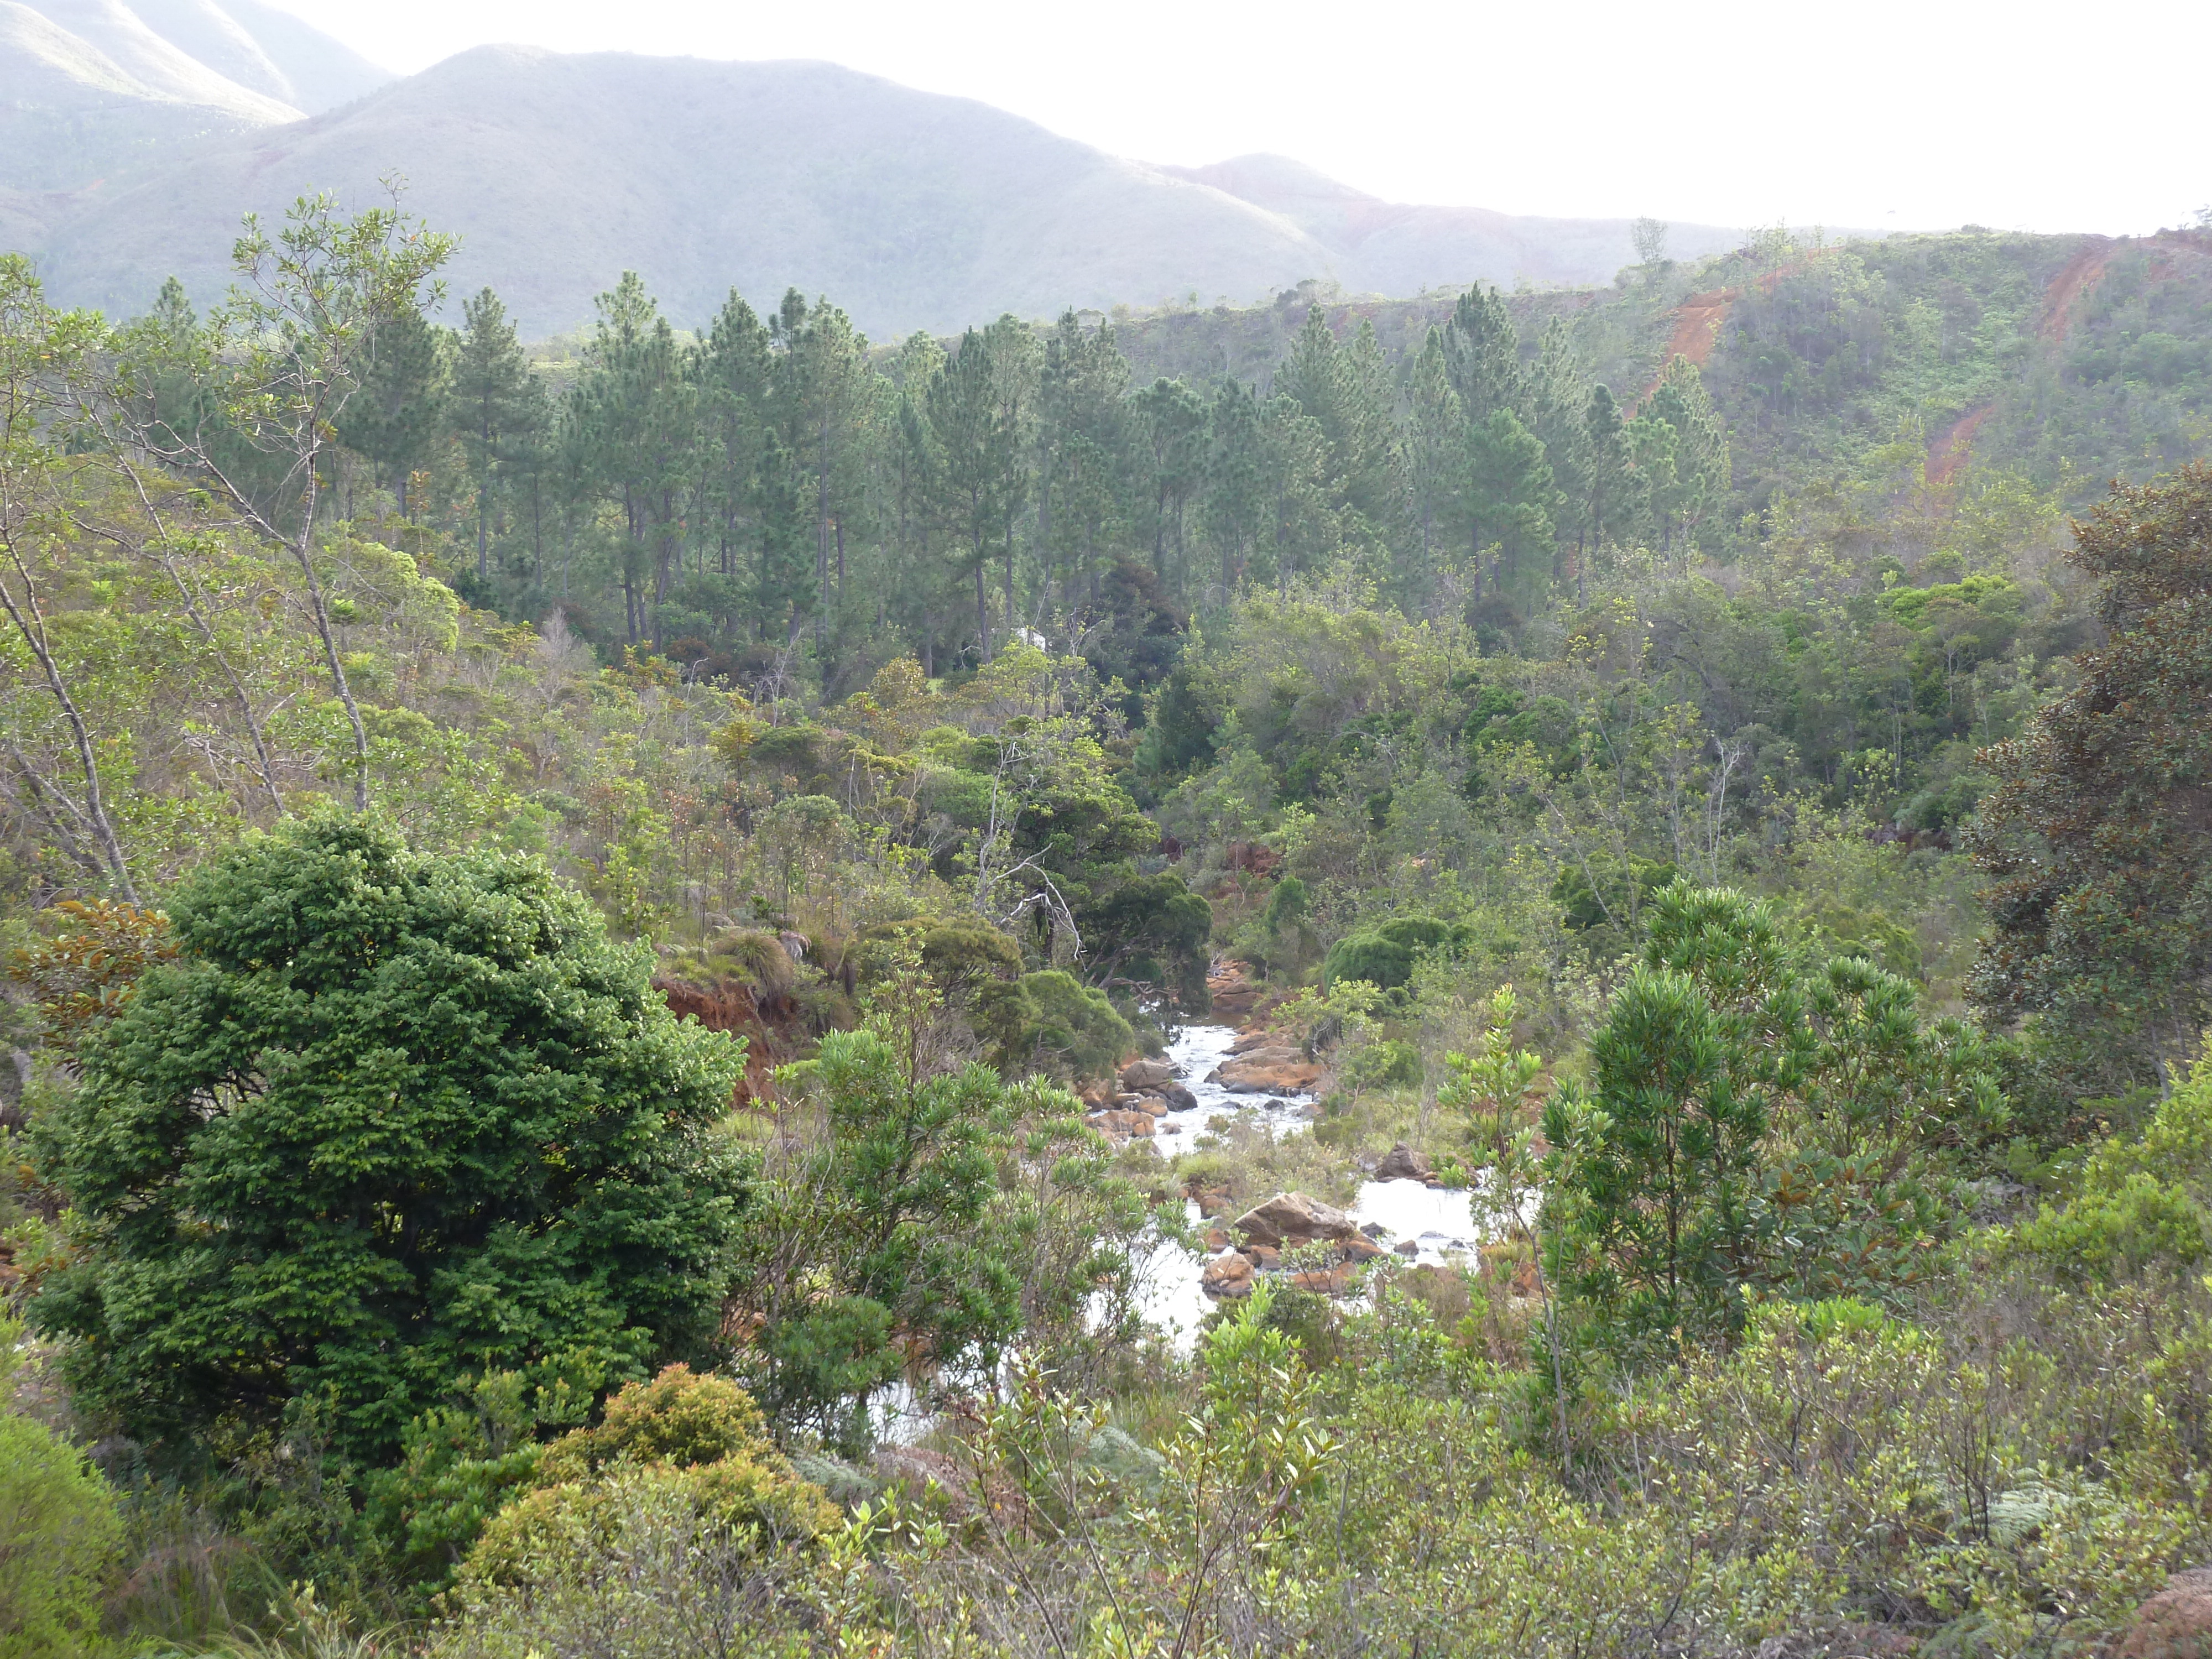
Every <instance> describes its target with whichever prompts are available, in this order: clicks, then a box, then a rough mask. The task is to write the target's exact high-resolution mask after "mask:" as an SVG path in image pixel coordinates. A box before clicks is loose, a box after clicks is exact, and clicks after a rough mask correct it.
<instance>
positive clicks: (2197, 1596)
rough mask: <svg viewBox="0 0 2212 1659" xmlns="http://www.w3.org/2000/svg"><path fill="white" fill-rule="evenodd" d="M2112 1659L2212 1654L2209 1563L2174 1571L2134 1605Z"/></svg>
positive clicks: (2183, 1658) (2187, 1658)
mask: <svg viewBox="0 0 2212 1659" xmlns="http://www.w3.org/2000/svg"><path fill="white" fill-rule="evenodd" d="M2113 1653H2114V1656H2115V1659H2203V1656H2205V1655H2207V1654H2212V1567H2197V1568H2194V1569H2192V1570H2191V1571H2188V1572H2177V1573H2175V1574H2174V1575H2173V1577H2171V1578H2169V1579H2167V1580H2166V1588H2165V1589H2162V1590H2160V1592H2159V1593H2158V1594H2157V1595H2154V1596H2152V1597H2151V1598H2150V1600H2149V1601H2146V1602H2144V1603H2143V1604H2142V1606H2141V1607H2138V1608H2136V1619H2135V1623H2134V1624H2133V1625H2131V1626H2129V1627H2128V1633H2127V1635H2126V1636H2125V1637H2124V1638H2122V1639H2121V1642H2120V1645H2119V1646H2118V1648H2116V1649H2114V1650H2113Z"/></svg>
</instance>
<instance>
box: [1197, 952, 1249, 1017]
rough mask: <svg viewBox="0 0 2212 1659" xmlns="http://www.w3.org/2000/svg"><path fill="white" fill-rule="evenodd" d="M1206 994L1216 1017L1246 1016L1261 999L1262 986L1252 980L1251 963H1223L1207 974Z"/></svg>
mask: <svg viewBox="0 0 2212 1659" xmlns="http://www.w3.org/2000/svg"><path fill="white" fill-rule="evenodd" d="M1206 997H1207V999H1208V1000H1209V1001H1210V1002H1211V1004H1212V1008H1213V1017H1214V1018H1216V1019H1222V1020H1241V1019H1243V1018H1245V1017H1246V1016H1247V1015H1249V1013H1250V1012H1252V1005H1253V1004H1254V1003H1255V1002H1257V1001H1259V1000H1260V987H1258V986H1256V985H1255V984H1254V983H1253V982H1252V975H1251V964H1250V963H1243V962H1225V963H1222V964H1221V965H1220V966H1219V967H1218V968H1217V969H1214V970H1213V971H1212V973H1211V974H1208V975H1206Z"/></svg>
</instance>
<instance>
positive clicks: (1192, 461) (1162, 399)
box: [1130, 379, 1206, 595]
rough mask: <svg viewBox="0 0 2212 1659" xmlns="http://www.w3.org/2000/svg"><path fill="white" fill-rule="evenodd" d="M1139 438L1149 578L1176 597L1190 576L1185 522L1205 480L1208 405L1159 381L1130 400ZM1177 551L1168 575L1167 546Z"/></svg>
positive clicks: (1179, 383)
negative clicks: (1147, 503)
mask: <svg viewBox="0 0 2212 1659" xmlns="http://www.w3.org/2000/svg"><path fill="white" fill-rule="evenodd" d="M1130 404H1131V408H1132V410H1133V413H1134V414H1135V416H1136V420H1137V428H1138V430H1139V432H1140V433H1141V434H1142V435H1143V442H1144V446H1145V454H1146V460H1147V462H1148V463H1149V465H1148V466H1147V475H1148V483H1149V486H1150V496H1151V509H1152V512H1151V516H1152V574H1154V575H1155V576H1157V577H1158V578H1159V580H1160V583H1161V585H1162V586H1164V587H1166V588H1168V589H1169V590H1170V591H1171V592H1175V593H1176V594H1177V595H1180V594H1181V593H1182V590H1183V587H1184V585H1185V583H1186V580H1187V579H1188V562H1187V560H1186V559H1185V556H1184V550H1183V522H1184V519H1185V517H1186V510H1187V508H1188V506H1189V504H1190V498H1191V496H1192V495H1194V493H1195V492H1196V491H1197V489H1198V487H1199V485H1200V482H1201V481H1202V480H1203V479H1204V477H1205V476H1206V404H1205V401H1204V400H1203V399H1202V398H1200V397H1199V395H1198V393H1196V392H1193V391H1192V390H1191V389H1190V388H1189V387H1188V386H1185V385H1184V384H1183V383H1182V381H1181V380H1166V379H1162V380H1155V381H1153V382H1152V385H1150V386H1146V388H1145V389H1144V390H1143V391H1142V392H1139V393H1138V394H1137V395H1136V396H1135V397H1134V398H1131V399H1130ZM1170 543H1172V544H1173V545H1174V548H1175V570H1174V574H1173V576H1172V578H1171V577H1170V572H1169V568H1168V566H1169V561H1168V547H1169V545H1170Z"/></svg>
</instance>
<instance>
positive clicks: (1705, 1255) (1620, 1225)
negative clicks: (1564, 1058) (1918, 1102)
mask: <svg viewBox="0 0 2212 1659" xmlns="http://www.w3.org/2000/svg"><path fill="white" fill-rule="evenodd" d="M1745 1058H1746V1056H1745V1055H1744V1054H1742V1053H1741V1051H1740V1050H1738V1049H1736V1048H1733V1047H1732V1046H1731V1045H1730V1044H1729V1041H1728V1034H1727V1032H1726V1031H1725V1030H1724V1028H1723V1021H1722V1019H1721V1018H1720V1016H1719V1014H1718V1012H1717V1011H1716V1010H1715V1008H1714V1007H1713V1006H1712V1003H1711V1000H1710V999H1709V998H1708V997H1707V996H1706V995H1705V993H1704V991H1703V990H1702V989H1701V988H1700V987H1699V985H1698V984H1697V982H1696V981H1693V980H1692V979H1691V978H1690V977H1689V976H1688V975H1685V974H1680V973H1677V972H1674V971H1673V970H1672V969H1667V968H1662V967H1648V966H1647V967H1639V968H1638V969H1637V970H1636V971H1635V972H1634V973H1633V974H1632V975H1631V976H1630V977H1629V980H1628V982H1627V983H1626V985H1624V986H1623V987H1621V988H1620V991H1619V992H1618V993H1617V994H1615V995H1614V997H1613V1003H1612V1006H1611V1007H1610V1008H1609V1009H1608V1010H1607V1016H1606V1023H1605V1024H1604V1026H1603V1027H1601V1029H1600V1030H1599V1031H1598V1032H1597V1034H1596V1035H1595V1036H1594V1037H1593V1038H1592V1039H1591V1042H1590V1061H1591V1084H1590V1092H1589V1105H1590V1106H1591V1107H1593V1108H1595V1109H1596V1110H1597V1111H1599V1112H1601V1113H1602V1114H1603V1122H1602V1126H1601V1127H1599V1128H1598V1129H1597V1130H1596V1132H1595V1133H1594V1134H1592V1133H1582V1134H1580V1136H1579V1139H1578V1131H1577V1119H1576V1115H1577V1111H1578V1110H1579V1109H1580V1103H1579V1099H1578V1097H1576V1096H1574V1095H1572V1094H1569V1095H1565V1096H1563V1097H1561V1098H1560V1099H1559V1100H1555V1101H1554V1102H1553V1104H1552V1105H1551V1106H1550V1107H1549V1108H1547V1112H1546V1115H1545V1126H1544V1127H1545V1134H1546V1136H1547V1139H1550V1140H1551V1141H1552V1142H1553V1145H1554V1146H1562V1147H1565V1146H1577V1147H1578V1150H1579V1156H1578V1157H1577V1159H1576V1162H1575V1165H1574V1177H1573V1185H1572V1190H1573V1193H1574V1195H1575V1200H1576V1202H1577V1206H1578V1210H1577V1224H1578V1226H1579V1228H1580V1237H1581V1239H1583V1241H1586V1248H1587V1249H1589V1251H1590V1253H1591V1257H1592V1260H1591V1262H1590V1265H1589V1267H1587V1268H1586V1269H1585V1271H1584V1272H1583V1275H1582V1276H1581V1278H1580V1279H1579V1281H1578V1283H1577V1289H1578V1291H1580V1293H1581V1294H1582V1295H1583V1296H1585V1297H1588V1298H1589V1299H1590V1300H1591V1301H1592V1302H1594V1303H1595V1304H1599V1305H1601V1306H1603V1307H1606V1308H1608V1309H1618V1310H1619V1313H1618V1317H1619V1318H1620V1322H1621V1324H1622V1327H1623V1330H1622V1335H1623V1337H1624V1338H1625V1339H1626V1344H1627V1345H1628V1346H1635V1345H1636V1344H1637V1343H1638V1342H1639V1341H1641V1342H1648V1343H1656V1345H1658V1346H1660V1347H1661V1348H1662V1349H1665V1348H1668V1347H1669V1346H1673V1345H1679V1344H1682V1343H1693V1344H1694V1343H1701V1342H1705V1341H1710V1340H1714V1339H1716V1338H1724V1337H1726V1336H1727V1335H1728V1334H1730V1333H1731V1332H1733V1331H1734V1329H1735V1328H1736V1326H1737V1325H1738V1323H1739V1322H1741V1318H1742V1309H1741V1305H1740V1304H1739V1303H1738V1301H1737V1297H1736V1291H1735V1278H1736V1274H1735V1264H1736V1262H1737V1261H1739V1260H1741V1258H1742V1257H1743V1256H1744V1255H1746V1254H1747V1249H1748V1246H1749V1243H1750V1236H1751V1231H1752V1215H1751V1206H1752V1199H1753V1190H1754V1188H1755V1184H1756V1170H1757V1164H1758V1148H1759V1137H1760V1136H1761V1135H1762V1134H1763V1133H1765V1128H1766V1116H1765V1110H1764V1106H1765V1102H1764V1100H1763V1099H1762V1097H1761V1096H1760V1095H1759V1092H1758V1091H1756V1090H1755V1089H1753V1088H1749V1087H1747V1086H1745V1080H1744V1079H1739V1078H1738V1076H1737V1075H1736V1073H1735V1067H1736V1065H1738V1064H1740V1063H1741V1061H1742V1060H1744V1059H1745Z"/></svg>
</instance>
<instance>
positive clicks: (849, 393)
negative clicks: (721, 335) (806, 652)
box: [769, 289, 874, 656]
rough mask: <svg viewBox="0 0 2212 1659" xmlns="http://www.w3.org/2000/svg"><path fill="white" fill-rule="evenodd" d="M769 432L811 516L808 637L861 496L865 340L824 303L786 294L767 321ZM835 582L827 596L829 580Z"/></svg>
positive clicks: (841, 570)
mask: <svg viewBox="0 0 2212 1659" xmlns="http://www.w3.org/2000/svg"><path fill="white" fill-rule="evenodd" d="M769 334H770V341H771V344H772V346H773V348H774V352H775V358H774V364H775V374H774V375H773V378H772V384H773V386H775V404H774V407H775V421H776V427H777V435H778V437H779V438H780V439H781V442H782V445H783V448H784V451H785V453H787V455H788V456H789V458H790V461H791V464H792V465H795V466H796V467H798V468H799V471H800V473H801V474H802V476H803V484H802V487H803V489H804V491H805V495H806V496H807V498H808V500H809V501H810V503H811V507H812V508H813V518H814V586H815V592H814V599H813V604H812V607H811V608H812V611H813V616H814V638H815V648H816V653H817V656H818V655H819V654H820V653H821V650H822V647H823V627H824V623H825V621H826V619H827V617H828V615H829V611H831V610H832V609H833V606H834V605H835V603H836V602H838V601H842V599H843V598H844V593H845V565H846V553H845V539H846V532H847V531H848V529H849V528H850V527H852V526H853V524H854V520H855V518H856V516H857V515H858V514H859V513H860V512H861V511H862V510H863V508H864V506H865V502H866V480H867V465H866V463H867V452H868V433H867V423H868V417H869V416H870V414H871V413H872V410H873V407H874V404H873V400H872V398H870V397H869V396H868V395H867V382H868V379H869V371H868V366H867V351H868V342H867V337H866V336H865V335H862V334H860V333H857V332H855V331H854V328H853V325H852V320H851V319H849V318H848V317H847V316H846V314H845V313H843V312H842V311H840V310H839V309H838V308H837V307H835V306H833V305H831V304H829V301H826V300H823V301H817V302H816V303H815V305H814V306H813V307H811V309H810V308H809V307H808V306H807V303H806V300H805V296H804V295H801V294H800V293H799V290H798V289H789V290H788V291H787V292H786V293H785V295H784V296H783V303H782V304H781V306H780V307H777V310H776V314H775V318H774V319H772V320H771V321H770V323H769ZM833 578H834V581H835V588H834V591H833V588H832V581H833Z"/></svg>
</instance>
